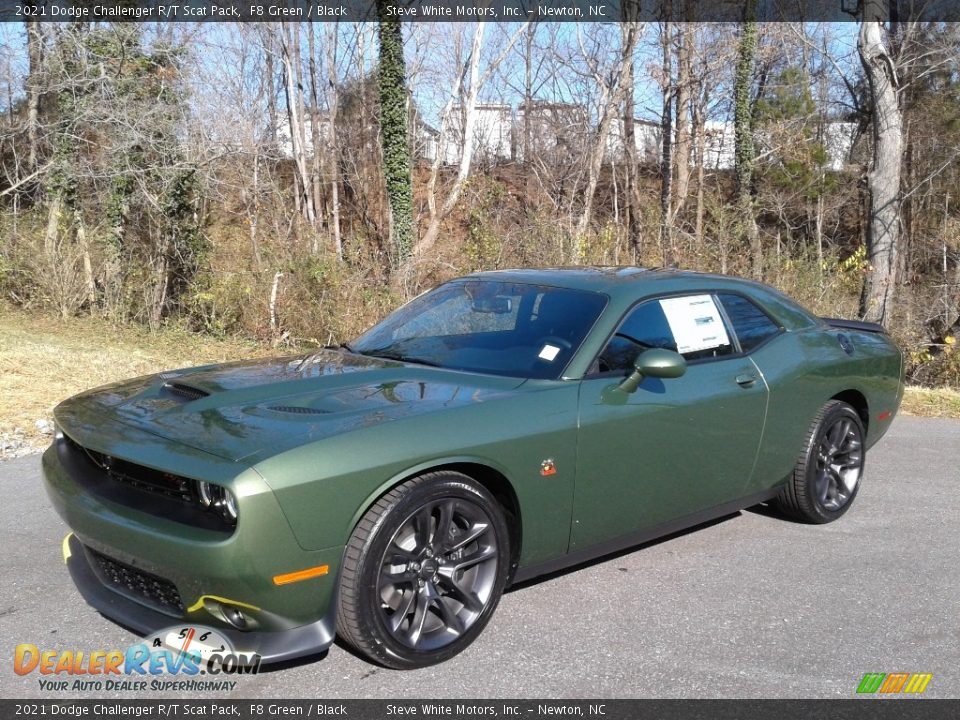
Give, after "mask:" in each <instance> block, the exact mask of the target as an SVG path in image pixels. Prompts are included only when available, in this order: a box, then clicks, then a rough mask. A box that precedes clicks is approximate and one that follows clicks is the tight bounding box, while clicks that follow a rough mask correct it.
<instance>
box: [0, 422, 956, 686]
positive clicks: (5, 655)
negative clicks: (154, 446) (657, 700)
mask: <svg viewBox="0 0 960 720" xmlns="http://www.w3.org/2000/svg"><path fill="white" fill-rule="evenodd" d="M0 488H2V491H3V494H2V497H3V503H2V506H0V569H2V573H3V583H2V585H0V637H2V641H0V697H27V696H31V697H52V698H60V699H66V698H75V697H84V694H83V693H49V692H42V691H41V690H40V688H39V686H38V682H37V677H38V676H37V674H36V673H33V674H32V675H30V676H27V677H19V676H17V675H15V674H14V672H13V669H12V668H13V663H12V656H13V649H14V646H15V645H16V644H17V643H21V642H32V643H35V644H37V645H38V646H40V647H41V648H52V649H64V650H65V649H74V650H86V651H91V650H96V649H119V648H125V647H127V646H128V645H129V644H131V643H132V642H134V640H135V637H134V636H133V635H131V634H130V633H128V632H127V631H125V630H123V629H121V628H119V627H118V626H116V625H114V624H113V623H111V622H110V621H108V620H106V619H104V618H103V617H101V616H100V615H99V614H97V613H96V612H94V611H93V610H92V609H90V608H89V607H87V606H86V605H85V604H84V602H83V600H81V599H80V596H79V595H78V594H77V592H76V591H75V590H74V589H73V586H72V584H71V582H70V580H69V577H68V575H67V572H66V569H65V568H64V567H63V564H62V562H61V557H60V542H61V539H62V538H63V536H64V534H65V533H66V528H65V526H64V525H63V524H62V523H61V522H60V520H59V518H58V517H57V516H56V515H55V514H54V512H53V511H52V510H51V509H50V507H49V504H48V502H47V499H46V495H45V494H44V492H43V490H42V488H41V485H40V478H39V457H38V456H32V457H27V458H21V459H18V460H12V461H8V462H5V463H0ZM958 490H960V422H956V421H948V420H928V419H919V418H899V419H897V420H896V421H895V423H894V426H893V428H892V429H891V431H890V433H889V434H888V436H887V437H886V438H885V439H884V440H883V441H882V442H881V443H880V445H879V446H878V447H876V448H875V449H874V450H873V451H872V452H871V453H870V454H869V457H868V459H867V475H866V478H865V481H864V485H863V487H862V489H861V492H860V495H859V497H858V499H857V501H856V505H855V506H854V507H853V508H852V509H851V511H850V512H849V513H848V514H847V515H846V516H845V517H844V518H843V519H842V520H840V521H839V522H837V523H834V524H832V525H827V526H821V527H813V526H808V525H799V524H796V523H791V522H786V521H783V520H779V519H777V518H775V517H771V516H768V515H766V514H764V513H762V512H755V511H746V512H743V513H740V514H738V515H735V516H733V517H730V518H728V519H726V520H723V521H721V522H717V523H713V524H710V525H707V526H704V527H701V528H700V529H698V530H696V531H694V532H689V533H685V534H683V535H680V536H678V537H674V538H671V539H669V540H666V541H662V542H659V543H656V544H651V545H648V546H646V547H643V548H641V549H639V550H636V551H634V552H630V553H624V554H620V555H618V556H615V557H612V558H608V559H606V560H604V561H601V562H596V563H593V564H591V565H589V566H587V567H584V568H581V569H579V570H577V571H573V572H568V573H564V574H559V575H555V576H551V577H548V578H546V579H543V580H540V581H538V582H534V583H529V584H526V585H524V586H522V587H520V588H517V589H514V590H512V591H511V592H509V593H508V594H507V595H506V596H505V597H504V599H503V602H502V603H501V605H500V608H499V610H498V611H497V614H496V616H495V617H494V618H493V620H492V622H491V623H490V625H489V626H488V627H487V629H486V631H485V632H484V633H483V635H482V636H481V637H480V639H479V640H478V641H477V642H476V643H474V645H473V646H471V647H470V648H469V649H468V650H467V651H466V652H465V653H463V654H461V655H460V656H458V657H457V658H455V659H454V660H452V661H450V662H448V663H446V664H444V665H441V666H438V667H433V668H427V669H424V670H418V671H415V672H395V671H390V670H384V669H380V668H377V667H374V666H373V665H369V664H367V663H366V662H364V661H362V660H360V659H359V658H357V657H355V656H353V655H351V654H350V653H349V652H348V651H347V650H345V649H343V648H342V647H340V646H334V648H333V649H331V651H330V652H329V653H328V654H327V656H326V657H325V658H322V659H319V660H316V661H312V662H305V663H300V664H297V665H294V666H289V667H286V668H283V669H281V670H277V671H272V672H265V673H263V674H261V675H259V676H257V677H253V678H243V679H240V680H239V685H238V688H237V691H236V695H237V696H238V697H329V698H333V697H371V698H375V697H376V698H379V697H383V698H398V699H399V698H456V697H467V698H483V697H517V698H536V697H548V698H575V697H608V698H611V697H840V698H849V697H852V696H853V691H854V689H855V687H856V685H857V683H858V682H859V680H860V678H861V677H862V676H863V674H864V673H865V672H898V671H904V672H930V673H933V680H932V681H931V682H930V685H929V686H928V688H927V691H926V695H928V696H932V697H954V698H956V697H960V536H958V529H960V522H958V521H960V513H958V507H960V504H958V502H957V496H958ZM97 695H101V696H105V695H111V696H116V697H129V695H128V694H126V693H122V692H118V693H99V694H96V693H95V694H92V695H88V696H91V697H93V696H97ZM141 696H142V697H146V696H148V694H145V695H141ZM204 697H207V696H206V695H205V696H204Z"/></svg>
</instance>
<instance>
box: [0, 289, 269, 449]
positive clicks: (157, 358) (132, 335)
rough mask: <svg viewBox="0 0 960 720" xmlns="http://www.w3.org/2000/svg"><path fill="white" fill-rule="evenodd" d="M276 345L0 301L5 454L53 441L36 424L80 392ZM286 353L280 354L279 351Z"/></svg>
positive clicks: (0, 426) (0, 423)
mask: <svg viewBox="0 0 960 720" xmlns="http://www.w3.org/2000/svg"><path fill="white" fill-rule="evenodd" d="M273 352H276V351H272V350H271V349H270V348H269V347H265V346H262V345H256V344H253V343H249V342H243V341H238V340H225V341H221V340H211V339H209V338H205V337H202V336H199V335H196V334H192V333H187V332H183V331H178V330H164V331H161V332H156V333H150V332H147V331H145V330H141V329H138V328H133V327H115V326H113V325H111V324H110V323H108V322H105V321H103V320H97V319H78V318H72V319H69V320H61V319H59V318H52V317H50V316H45V315H40V314H35V313H27V312H23V311H15V310H10V309H4V308H2V307H0V456H3V455H4V454H6V455H14V454H22V453H23V452H25V451H27V450H28V449H29V448H30V447H33V448H40V447H42V446H44V445H45V444H46V443H48V442H49V434H47V433H45V432H43V430H42V429H41V428H38V427H37V422H38V421H43V420H47V421H50V420H51V419H52V418H51V410H52V409H53V407H54V406H55V405H56V404H57V403H58V402H60V401H61V400H63V399H64V398H67V397H70V396H71V395H74V394H75V393H78V392H80V391H81V390H86V389H88V388H91V387H96V386H98V385H104V384H106V383H109V382H114V381H116V380H120V379H123V378H128V377H136V376H138V375H146V374H148V373H153V372H157V371H159V370H165V369H170V368H176V367H186V366H190V365H202V364H204V363H209V362H222V361H226V360H237V359H242V358H245V357H253V356H258V355H259V356H262V355H269V354H271V353H273ZM277 354H279V353H277Z"/></svg>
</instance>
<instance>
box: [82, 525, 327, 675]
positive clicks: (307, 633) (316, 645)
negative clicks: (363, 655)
mask: <svg viewBox="0 0 960 720" xmlns="http://www.w3.org/2000/svg"><path fill="white" fill-rule="evenodd" d="M65 546H66V547H65V550H66V552H65V554H67V556H68V557H67V560H66V562H67V569H68V570H69V571H70V577H71V578H72V579H73V583H74V585H76V586H77V589H78V590H79V591H80V594H81V595H83V599H84V600H86V601H87V603H88V604H90V605H91V606H92V607H94V608H95V609H96V610H97V611H99V612H100V613H102V614H103V615H104V616H106V617H108V618H110V619H111V620H113V621H114V622H116V623H117V624H119V625H122V626H123V627H126V628H129V629H130V630H133V631H135V632H138V633H140V634H141V635H149V634H151V633H154V632H156V631H158V630H162V629H163V628H166V627H169V626H170V625H172V624H175V622H176V619H175V618H173V617H171V616H170V615H167V614H166V613H162V612H159V611H157V610H154V609H153V608H151V607H148V606H146V605H143V604H142V603H139V602H136V601H134V600H132V599H130V598H128V597H126V596H124V595H121V594H120V593H118V592H115V591H114V590H111V589H110V588H109V587H107V586H106V585H105V584H104V583H103V582H102V581H101V580H100V578H99V577H98V576H97V573H96V572H95V571H94V569H93V565H92V563H91V557H90V551H89V550H88V549H87V548H86V547H85V546H84V545H83V543H81V542H80V541H79V540H77V538H76V536H75V535H73V534H72V533H71V534H70V535H68V536H67V538H66V540H65ZM327 615H328V616H327V617H323V618H321V619H319V620H317V621H316V622H314V623H311V624H309V625H301V626H299V627H293V628H289V629H287V630H277V631H273V632H262V631H261V632H257V631H253V632H241V631H239V630H234V629H232V628H229V627H225V626H224V625H220V626H219V627H218V628H217V630H218V632H220V634H221V635H224V636H225V637H226V638H227V639H229V640H230V642H231V644H232V645H233V647H234V649H235V650H237V651H238V652H242V653H257V654H258V655H260V658H261V662H262V663H263V664H270V663H278V662H282V661H284V660H293V659H295V658H300V657H306V656H308V655H314V654H316V653H321V652H323V651H325V650H326V649H327V648H329V647H330V646H331V645H332V644H333V638H334V632H335V615H334V613H328V614H327ZM184 619H185V620H186V618H184ZM207 624H210V623H209V621H207Z"/></svg>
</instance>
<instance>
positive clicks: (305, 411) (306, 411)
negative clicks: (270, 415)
mask: <svg viewBox="0 0 960 720" xmlns="http://www.w3.org/2000/svg"><path fill="white" fill-rule="evenodd" d="M269 409H270V410H273V411H274V412H280V413H293V414H295V415H326V414H327V413H328V412H329V411H328V410H318V409H317V408H310V407H303V406H302V405H271V406H270V408H269Z"/></svg>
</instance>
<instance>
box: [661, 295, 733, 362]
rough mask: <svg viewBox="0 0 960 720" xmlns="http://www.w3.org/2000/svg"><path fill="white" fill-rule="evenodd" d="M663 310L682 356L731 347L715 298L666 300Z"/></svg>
mask: <svg viewBox="0 0 960 720" xmlns="http://www.w3.org/2000/svg"><path fill="white" fill-rule="evenodd" d="M660 307H661V308H662V309H663V314H664V315H665V316H666V318H667V323H668V324H669V325H670V330H671V332H673V338H674V340H676V341H677V352H678V353H680V354H681V355H682V354H684V353H691V352H697V351H698V350H709V349H710V348H716V347H722V346H723V345H729V344H730V338H729V337H727V329H726V328H725V327H724V325H723V320H722V319H721V318H720V311H719V310H718V309H717V305H716V303H714V301H713V296H712V295H689V296H687V297H678V298H665V299H663V300H661V301H660Z"/></svg>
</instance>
